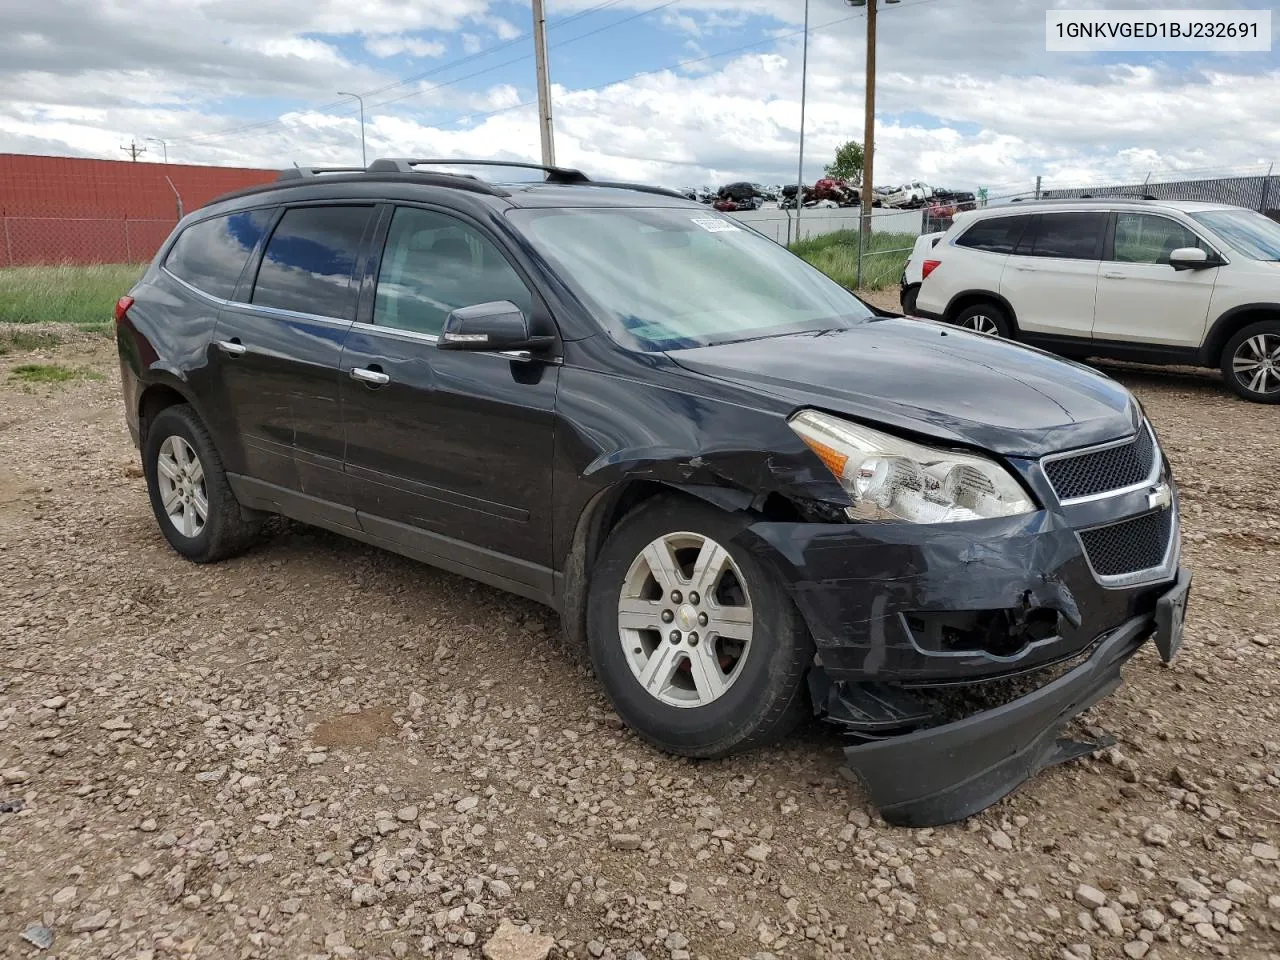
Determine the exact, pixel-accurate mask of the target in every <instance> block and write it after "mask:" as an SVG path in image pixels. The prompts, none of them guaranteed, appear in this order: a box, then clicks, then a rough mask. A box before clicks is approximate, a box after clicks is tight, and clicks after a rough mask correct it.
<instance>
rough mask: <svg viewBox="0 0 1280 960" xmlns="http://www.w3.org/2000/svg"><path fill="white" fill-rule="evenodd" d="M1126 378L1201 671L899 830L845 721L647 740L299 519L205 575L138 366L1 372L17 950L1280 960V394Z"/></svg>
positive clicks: (1182, 675) (427, 571) (550, 621)
mask: <svg viewBox="0 0 1280 960" xmlns="http://www.w3.org/2000/svg"><path fill="white" fill-rule="evenodd" d="M32 362H58V363H62V364H66V365H70V366H73V367H82V368H86V369H89V370H92V371H96V372H98V373H99V374H101V375H102V379H100V380H82V381H73V382H69V383H64V384H57V385H23V384H21V383H18V382H15V381H14V380H12V379H11V376H10V371H11V370H12V368H13V367H14V366H15V365H16V364H19V363H32ZM1110 372H1112V373H1113V374H1114V375H1116V376H1118V377H1119V378H1120V379H1121V380H1123V381H1124V382H1125V383H1126V384H1127V385H1129V386H1130V387H1131V388H1132V389H1133V390H1134V391H1135V392H1136V393H1137V394H1138V396H1139V397H1140V398H1141V400H1142V402H1143V404H1144V405H1145V407H1146V409H1147V412H1148V413H1149V415H1150V416H1151V418H1152V419H1153V421H1154V422H1155V424H1156V426H1157V429H1158V431H1159V433H1160V435H1161V438H1162V441H1163V443H1164V445H1165V448H1166V450H1167V451H1168V454H1169V456H1170V458H1171V459H1172V461H1173V463H1174V466H1175V468H1176V471H1177V474H1178V478H1179V481H1180V483H1181V487H1182V495H1183V504H1184V512H1185V562H1186V563H1187V564H1188V565H1189V566H1190V567H1192V568H1193V569H1194V571H1195V576H1196V581H1195V589H1194V594H1193V599H1192V604H1191V610H1190V614H1189V619H1188V624H1187V640H1186V645H1185V647H1184V649H1183V652H1182V654H1181V656H1180V657H1179V658H1178V660H1177V661H1176V663H1175V664H1174V665H1173V666H1171V667H1164V666H1162V665H1161V664H1160V663H1159V661H1158V659H1157V658H1156V656H1155V654H1154V652H1152V651H1151V650H1149V649H1148V650H1144V651H1143V652H1142V653H1141V654H1139V656H1138V657H1137V658H1136V659H1135V661H1134V662H1133V663H1132V665H1131V666H1130V667H1129V668H1128V669H1127V672H1126V678H1127V682H1126V684H1125V685H1124V687H1123V688H1122V689H1121V690H1120V691H1119V692H1118V693H1117V694H1116V695H1114V696H1113V697H1111V698H1110V699H1108V700H1106V701H1104V702H1103V703H1102V704H1100V705H1099V706H1098V707H1096V708H1095V709H1094V710H1093V712H1092V713H1091V715H1090V717H1089V722H1090V723H1091V724H1093V725H1096V726H1097V727H1101V728H1103V729H1105V730H1108V731H1110V732H1112V733H1114V734H1115V735H1117V736H1118V737H1119V740H1120V743H1119V746H1118V747H1117V748H1115V749H1112V750H1109V751H1107V752H1105V753H1104V754H1101V755H1098V756H1095V757H1094V758H1091V759H1086V760H1083V761H1078V762H1075V763H1072V764H1069V765H1067V766H1063V767H1058V768H1055V769H1053V770H1049V771H1046V772H1044V773H1042V774H1041V775H1039V776H1038V777H1036V778H1035V779H1034V781H1032V782H1031V783H1029V784H1028V785H1026V786H1025V787H1024V788H1023V789H1021V790H1020V791H1018V792H1017V793H1016V794H1015V795H1014V796H1013V797H1011V798H1009V799H1008V800H1006V801H1004V802H1002V803H1000V804H998V805H997V806H995V807H994V808H992V809H990V810H988V811H987V812H985V813H984V814H982V815H980V816H978V817H975V818H973V819H971V820H970V821H968V822H966V823H963V824H959V825H955V826H951V827H946V828H941V829H933V830H902V829H895V828H892V827H889V826H887V825H886V824H885V823H884V822H883V821H881V820H879V819H878V818H877V817H876V816H875V814H874V812H873V811H871V810H870V808H869V807H868V805H867V803H866V800H865V797H864V796H863V794H862V793H861V791H860V789H859V787H858V785H857V784H856V783H853V782H851V781H850V779H849V777H847V776H846V775H845V771H844V770H843V767H842V763H841V759H842V758H841V753H840V746H841V744H840V740H839V738H838V737H837V735H836V734H835V733H834V732H833V731H832V730H830V729H828V728H826V727H823V726H821V725H818V724H814V725H812V726H810V727H807V728H805V729H803V730H801V731H800V732H799V733H798V734H797V735H796V736H794V737H793V738H791V739H790V740H789V741H788V742H786V743H785V744H783V745H782V746H779V747H777V748H775V749H770V750H764V751H760V752H756V753H751V754H748V755H745V756H740V757H736V758H733V759H730V760H725V761H716V762H691V761H687V760H681V759H675V758H671V757H667V756H663V755H661V754H658V753H656V752H655V751H653V750H652V749H650V748H648V747H647V746H645V745H644V744H643V743H641V742H640V741H639V740H637V739H636V738H635V737H634V736H632V735H631V734H630V733H629V732H628V731H626V730H625V729H623V728H622V726H621V725H620V724H619V722H618V720H617V719H616V718H615V716H614V715H613V713H612V712H611V710H610V708H609V706H608V704H607V702H606V701H605V699H604V698H603V696H602V694H601V692H600V689H599V687H598V686H597V684H596V683H595V681H594V680H593V678H592V677H591V676H589V675H588V674H587V673H586V672H585V671H583V670H582V669H581V668H580V667H578V666H576V665H575V664H576V662H577V661H576V660H575V659H574V657H572V656H571V655H570V654H569V653H567V652H566V651H565V650H564V649H563V648H562V647H561V645H560V641H559V639H558V636H559V634H558V625H557V622H556V618H555V617H554V615H552V614H550V613H549V612H547V611H545V610H543V609H541V608H539V607H538V606H536V605H534V604H532V603H529V602H526V601H524V600H520V599H517V598H513V597H511V596H507V595H505V594H502V593H499V592H497V591H495V590H492V589H489V588H486V587H483V586H479V585H476V584H473V583H470V582H468V581H465V580H462V579H460V578H458V577H454V576H451V575H449V574H445V573H441V572H438V571H436V570H433V569H432V568H429V567H426V566H423V565H420V564H417V563H414V562H411V561H409V560H405V559H401V558H399V557H397V556H393V555H391V554H389V553H383V552H380V551H378V550H374V549H370V548H367V547H364V546H361V545H359V544H356V543H353V542H348V541H345V540H343V539H341V538H339V537H337V536H332V535H329V534H327V533H322V532H318V531H315V530H311V529H307V528H304V527H301V526H296V525H292V524H287V523H283V522H282V523H280V524H279V525H278V526H277V527H275V528H274V530H273V533H272V534H271V535H270V536H269V537H268V538H266V539H265V540H264V542H263V543H262V545H261V546H260V547H258V548H256V549H254V550H253V551H251V552H250V553H249V554H248V555H246V556H243V557H241V558H239V559H236V560H233V561H229V562H227V563H223V564H220V565H216V566H210V567H198V566H195V565H193V564H190V563H187V562H186V561H184V560H182V559H181V558H180V557H179V556H178V555H177V554H175V553H174V552H173V551H171V550H170V549H168V547H167V546H166V544H165V542H164V540H163V539H162V538H161V536H160V534H159V532H158V529H157V526H156V523H155V521H154V519H153V517H152V515H151V512H150V508H149V506H148V503H147V499H146V494H145V490H144V484H143V480H142V479H141V472H140V470H139V467H138V457H137V454H136V452H135V451H134V449H133V447H132V446H131V444H130V442H129V436H128V433H127V430H126V428H125V425H124V420H123V415H122V410H121V404H120V398H119V377H118V372H117V370H116V366H115V356H114V347H113V345H112V344H110V343H107V342H105V341H102V340H87V339H80V340H78V341H75V342H70V343H66V344H63V345H62V346H59V347H56V348H51V349H48V350H46V351H45V352H44V353H43V354H34V353H31V352H11V353H9V354H7V355H5V356H3V357H0V776H2V777H3V783H0V809H3V810H12V809H13V808H14V807H18V806H21V809H20V810H16V811H14V812H4V813H0V956H5V957H24V956H41V957H52V956H57V957H66V958H71V957H77V958H95V960H96V958H115V957H124V958H168V957H210V958H213V957H216V958H224V957H225V958H249V957H272V958H290V960H291V958H312V957H314V958H321V957H331V958H345V957H378V958H390V957H397V958H398V957H406V956H408V957H445V958H455V957H456V958H464V957H467V958H469V957H479V956H481V954H482V950H484V948H485V945H486V943H489V947H488V949H487V951H485V955H486V956H489V957H490V958H491V960H500V958H514V960H529V958H537V957H540V956H542V955H543V954H544V953H545V951H546V949H547V947H548V945H549V946H550V949H551V955H552V956H553V957H569V956H572V957H591V958H600V957H606V958H608V957H612V958H618V960H624V958H629V960H638V958H641V957H643V958H647V960H691V958H701V957H705V958H722V957H723V958H735V957H744V958H766V960H767V958H769V957H776V958H791V957H798V958H811V957H812V958H819V957H834V956H841V955H849V956H852V957H858V958H862V957H876V958H881V957H883V958H917V957H948V958H950V957H959V958H983V960H989V958H1008V960H1013V958H1024V957H1029V958H1040V957H1044V958H1055V960H1057V958H1066V960H1084V958H1093V957H1097V958H1103V957H1129V958H1132V960H1140V958H1143V957H1147V958H1151V960H1171V958H1175V957H1201V956H1213V955H1220V956H1231V957H1246V958H1248V957H1259V958H1269V960H1275V958H1280V862H1278V858H1280V852H1278V851H1277V845H1278V844H1280V664H1278V663H1277V655H1278V654H1280V626H1278V624H1280V586H1278V585H1280V511H1277V509H1276V490H1277V483H1276V473H1277V465H1278V460H1277V449H1278V447H1280V408H1264V407H1260V406H1251V405H1248V404H1246V403H1244V402H1242V401H1240V400H1237V399H1235V398H1233V397H1231V396H1229V395H1228V394H1227V393H1226V392H1225V391H1224V390H1223V389H1222V388H1221V386H1220V385H1219V383H1218V382H1217V380H1216V379H1215V378H1214V377H1212V376H1208V375H1201V374H1195V373H1176V372H1167V371H1158V372H1152V371H1133V370H1121V369H1118V368H1111V370H1110ZM31 924H40V925H44V926H45V927H47V928H48V929H49V930H50V931H51V932H52V935H53V942H52V945H51V946H50V947H49V948H48V949H46V950H43V951H42V950H40V949H38V948H37V947H35V946H33V945H31V944H30V943H28V942H27V941H24V940H22V939H21V936H22V934H23V932H24V931H26V930H27V929H28V926H29V925H31ZM500 926H501V927H502V935H501V936H500V937H499V940H500V941H502V943H505V944H506V947H504V946H503V945H502V943H491V942H490V941H491V938H493V936H494V933H495V930H496V929H498V928H499V927H500ZM41 932H42V931H41V929H40V928H39V927H35V928H33V934H32V935H33V936H35V937H36V938H37V939H38V936H39V933H41ZM539 935H545V936H549V937H550V938H553V940H554V943H552V942H551V941H549V940H540V939H539ZM504 951H505V952H504Z"/></svg>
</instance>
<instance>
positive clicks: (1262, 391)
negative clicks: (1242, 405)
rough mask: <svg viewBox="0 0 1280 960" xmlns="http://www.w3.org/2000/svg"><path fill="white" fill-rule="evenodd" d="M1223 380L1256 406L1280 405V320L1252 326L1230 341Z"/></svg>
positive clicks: (1266, 321)
mask: <svg viewBox="0 0 1280 960" xmlns="http://www.w3.org/2000/svg"><path fill="white" fill-rule="evenodd" d="M1220 366H1221V368H1222V379H1223V380H1224V381H1225V382H1226V384H1227V386H1228V387H1230V388H1231V389H1232V390H1233V391H1234V392H1235V393H1236V395H1237V396H1240V397H1243V398H1244V399H1245V400H1250V401H1252V402H1253V403H1280V320H1263V321H1261V322H1259V323H1251V324H1250V325H1249V326H1247V327H1245V328H1244V329H1243V330H1240V331H1239V332H1237V333H1236V335H1235V336H1234V337H1232V338H1231V339H1230V340H1228V341H1227V345H1226V346H1225V347H1224V348H1223V350H1222V359H1221V362H1220Z"/></svg>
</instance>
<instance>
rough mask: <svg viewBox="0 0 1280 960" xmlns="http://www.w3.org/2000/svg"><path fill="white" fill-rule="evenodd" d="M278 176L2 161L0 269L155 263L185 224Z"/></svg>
mask: <svg viewBox="0 0 1280 960" xmlns="http://www.w3.org/2000/svg"><path fill="white" fill-rule="evenodd" d="M276 174H277V171H275V170H258V169H251V168H244V167H204V166H195V165H192V164H183V163H134V162H131V161H127V160H126V161H121V160H90V159H84V158H80V157H37V156H26V155H23V154H14V153H0V267H5V266H16V265H23V264H39V263H76V264H84V263H128V262H135V263H136V262H141V261H144V260H149V259H151V257H152V256H153V255H154V254H155V252H156V250H157V248H159V246H160V244H161V243H163V242H164V239H165V237H167V236H168V235H169V231H170V230H172V229H173V225H174V223H176V222H177V220H178V209H179V204H178V199H179V197H180V198H181V205H182V209H183V210H185V211H186V212H188V213H189V212H191V211H192V210H194V209H196V208H197V207H199V206H201V205H203V204H205V203H208V202H209V201H210V200H212V199H213V198H214V197H216V196H218V195H220V194H223V193H227V192H228V191H230V190H239V189H241V188H242V187H249V186H253V185H255V184H259V183H266V182H268V181H270V180H274V179H275V177H276Z"/></svg>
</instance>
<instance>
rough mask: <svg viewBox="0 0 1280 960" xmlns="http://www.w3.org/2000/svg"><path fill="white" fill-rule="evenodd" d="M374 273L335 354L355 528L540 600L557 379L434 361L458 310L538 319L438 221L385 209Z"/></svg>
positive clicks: (505, 280) (525, 291)
mask: <svg viewBox="0 0 1280 960" xmlns="http://www.w3.org/2000/svg"><path fill="white" fill-rule="evenodd" d="M373 264H374V260H373V258H371V261H370V267H369V269H370V270H373V269H375V267H374V265H373ZM376 270H377V285H376V289H375V290H374V292H373V295H372V296H371V297H370V298H369V303H368V313H367V316H366V313H365V309H366V304H365V303H362V304H361V316H360V319H361V320H362V321H364V320H366V319H367V321H368V322H359V323H357V324H356V325H355V326H354V327H353V328H352V330H351V332H350V334H349V335H348V337H347V341H346V346H345V347H344V349H343V351H342V381H341V383H342V387H341V390H342V407H343V414H344V421H345V425H346V470H347V475H348V477H349V478H350V480H351V484H352V493H353V496H354V499H355V505H356V509H357V510H358V511H359V513H358V516H359V520H360V524H361V526H362V527H363V528H364V529H365V530H366V531H367V532H368V533H370V534H372V535H373V536H375V537H378V538H380V539H383V540H387V541H390V542H392V543H394V544H396V545H398V546H400V547H401V548H408V552H411V553H414V554H418V555H432V556H435V557H440V558H443V559H447V560H449V561H451V565H454V566H455V567H456V568H458V569H461V570H462V572H471V568H474V569H476V570H480V571H487V572H489V573H490V574H495V573H496V574H497V575H498V576H501V577H503V578H505V579H509V580H512V581H517V582H521V583H525V584H536V585H538V586H539V588H543V587H547V589H549V577H550V567H551V511H550V504H551V493H552V491H551V475H552V466H551V459H552V437H553V415H554V409H555V394H556V384H557V380H558V376H559V367H558V366H557V365H555V364H554V363H549V362H546V361H542V360H528V359H518V358H514V357H511V356H506V355H504V354H500V353H473V352H465V351H448V350H437V349H436V338H437V337H438V335H439V333H440V330H441V328H442V327H443V325H444V320H445V317H446V316H447V315H448V314H449V312H450V311H452V310H454V309H457V308H458V307H463V306H470V305H472V304H476V303H484V302H486V301H490V300H510V301H512V302H513V303H515V304H516V305H517V306H519V307H520V308H521V309H522V310H524V311H525V312H526V315H530V314H536V312H538V311H544V310H545V308H544V307H543V305H542V304H541V301H540V300H539V298H537V297H536V296H535V295H534V294H533V293H532V292H531V290H530V287H529V285H528V284H527V283H526V282H525V281H524V280H523V279H522V278H521V276H520V274H519V273H518V272H517V271H516V269H515V268H514V267H513V266H512V264H511V263H510V262H509V261H508V260H507V258H506V257H505V256H504V255H503V254H502V252H501V251H500V250H499V248H498V246H497V245H496V244H495V243H494V241H493V240H492V239H490V237H489V236H487V235H486V234H485V233H483V232H482V231H481V230H480V229H479V228H478V227H476V226H475V225H473V224H471V223H469V222H467V221H464V220H462V219H460V218H457V217H455V216H453V215H452V214H448V213H444V212H441V211H436V210H429V209H424V208H418V207H400V208H397V209H396V210H395V211H394V215H393V216H392V217H391V221H390V224H389V228H388V229H387V235H386V241H385V245H384V246H383V250H382V253H381V256H380V257H379V258H378V265H377V267H376ZM366 289H368V285H367V284H366ZM446 565H450V564H446ZM481 579H484V577H481Z"/></svg>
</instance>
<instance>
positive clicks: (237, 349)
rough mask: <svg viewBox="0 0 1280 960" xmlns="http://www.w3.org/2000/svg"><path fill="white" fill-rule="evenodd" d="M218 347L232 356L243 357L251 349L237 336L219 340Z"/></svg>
mask: <svg viewBox="0 0 1280 960" xmlns="http://www.w3.org/2000/svg"><path fill="white" fill-rule="evenodd" d="M218 349H219V350H221V351H222V352H223V353H225V354H227V355H228V356H232V357H242V356H244V355H245V354H246V353H248V351H249V348H248V347H246V346H245V345H244V344H243V343H241V342H240V341H239V340H237V339H235V338H232V339H230V340H219V341H218Z"/></svg>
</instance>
